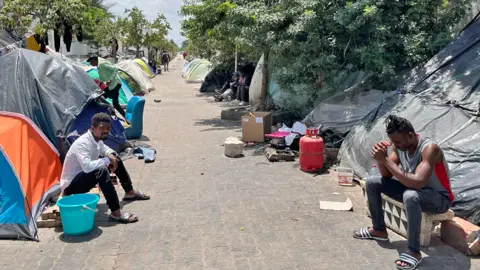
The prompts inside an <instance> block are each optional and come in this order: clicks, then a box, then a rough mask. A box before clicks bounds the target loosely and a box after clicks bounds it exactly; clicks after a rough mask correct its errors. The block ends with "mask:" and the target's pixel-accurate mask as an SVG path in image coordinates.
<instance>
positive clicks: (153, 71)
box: [141, 57, 157, 77]
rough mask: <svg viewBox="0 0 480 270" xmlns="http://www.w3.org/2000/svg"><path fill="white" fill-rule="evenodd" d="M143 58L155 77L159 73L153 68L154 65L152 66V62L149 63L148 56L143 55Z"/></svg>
mask: <svg viewBox="0 0 480 270" xmlns="http://www.w3.org/2000/svg"><path fill="white" fill-rule="evenodd" d="M141 59H142V60H143V62H144V63H145V65H147V67H148V70H150V73H152V74H153V76H154V77H155V75H157V73H156V72H155V70H154V69H153V67H152V66H150V64H149V63H148V59H147V58H146V57H142V58H141Z"/></svg>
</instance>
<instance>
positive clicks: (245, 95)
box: [233, 71, 252, 106]
mask: <svg viewBox="0 0 480 270" xmlns="http://www.w3.org/2000/svg"><path fill="white" fill-rule="evenodd" d="M239 75H240V78H239V80H238V88H237V95H236V100H235V101H233V104H237V103H238V105H240V106H244V105H248V102H249V91H250V83H251V81H252V79H251V77H250V76H246V75H245V74H244V73H243V71H240V72H239Z"/></svg>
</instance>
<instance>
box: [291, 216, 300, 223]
mask: <svg viewBox="0 0 480 270" xmlns="http://www.w3.org/2000/svg"><path fill="white" fill-rule="evenodd" d="M291 220H293V221H297V222H298V221H300V219H299V218H294V217H291Z"/></svg>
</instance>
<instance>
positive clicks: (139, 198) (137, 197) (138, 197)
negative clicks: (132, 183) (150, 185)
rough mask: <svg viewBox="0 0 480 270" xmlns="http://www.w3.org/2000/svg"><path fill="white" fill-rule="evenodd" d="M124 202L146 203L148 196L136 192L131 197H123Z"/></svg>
mask: <svg viewBox="0 0 480 270" xmlns="http://www.w3.org/2000/svg"><path fill="white" fill-rule="evenodd" d="M123 200H124V201H148V200H150V196H148V195H146V194H145V193H143V192H140V191H137V192H136V193H135V195H134V196H133V197H123Z"/></svg>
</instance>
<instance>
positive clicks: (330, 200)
mask: <svg viewBox="0 0 480 270" xmlns="http://www.w3.org/2000/svg"><path fill="white" fill-rule="evenodd" d="M319 203H320V209H321V210H333V211H351V210H353V203H352V201H351V200H350V198H348V197H345V196H343V195H341V194H339V193H337V192H335V193H333V196H332V195H331V196H326V198H324V200H320V201H319Z"/></svg>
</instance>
